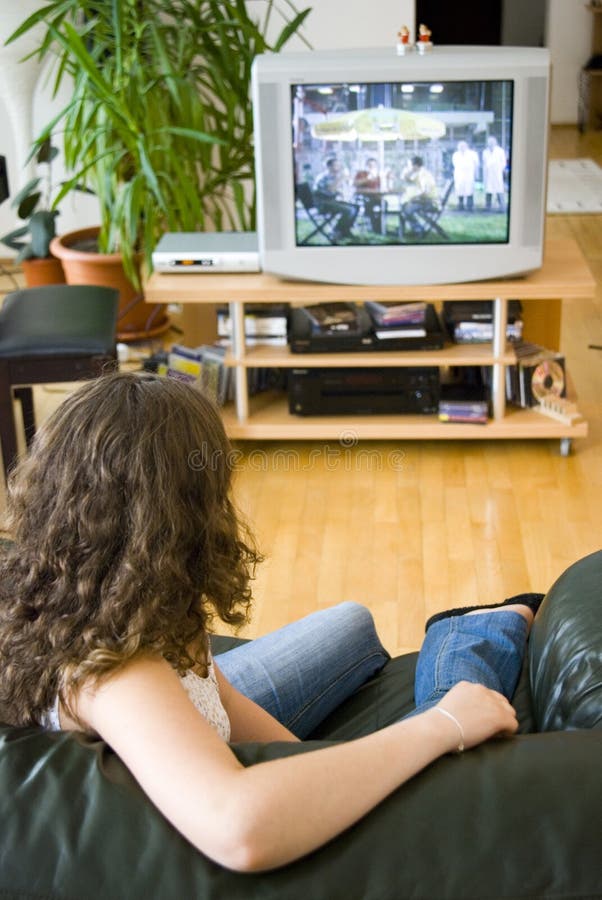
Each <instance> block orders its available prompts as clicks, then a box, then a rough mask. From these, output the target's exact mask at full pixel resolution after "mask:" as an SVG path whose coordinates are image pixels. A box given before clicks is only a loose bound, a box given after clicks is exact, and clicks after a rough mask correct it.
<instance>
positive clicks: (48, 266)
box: [21, 256, 65, 287]
mask: <svg viewBox="0 0 602 900" xmlns="http://www.w3.org/2000/svg"><path fill="white" fill-rule="evenodd" d="M21 268H22V270H23V275H24V276H25V284H26V285H27V287H40V285H45V284H65V273H64V272H63V264H62V263H61V261H60V259H57V258H56V256H48V257H46V258H45V259H23V260H21Z"/></svg>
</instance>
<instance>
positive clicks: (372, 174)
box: [353, 156, 382, 233]
mask: <svg viewBox="0 0 602 900" xmlns="http://www.w3.org/2000/svg"><path fill="white" fill-rule="evenodd" d="M353 186H354V188H355V193H356V196H357V197H358V199H359V200H360V202H361V203H363V206H364V210H365V213H366V216H367V217H368V219H369V220H370V226H371V228H372V231H375V232H377V233H380V232H381V231H382V227H381V216H380V213H381V196H380V172H379V169H378V160H377V159H375V158H374V157H373V156H371V157H370V158H369V159H367V160H366V167H365V168H364V169H358V171H357V172H356V173H355V178H354V179H353Z"/></svg>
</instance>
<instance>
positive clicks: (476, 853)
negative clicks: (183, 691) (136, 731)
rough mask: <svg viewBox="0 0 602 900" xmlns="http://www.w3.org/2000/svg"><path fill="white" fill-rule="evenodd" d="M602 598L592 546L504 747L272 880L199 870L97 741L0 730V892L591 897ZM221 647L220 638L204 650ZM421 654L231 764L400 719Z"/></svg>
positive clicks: (536, 640) (597, 849)
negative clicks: (303, 731)
mask: <svg viewBox="0 0 602 900" xmlns="http://www.w3.org/2000/svg"><path fill="white" fill-rule="evenodd" d="M601 595H602V552H598V553H594V554H592V555H590V556H588V557H586V558H585V559H582V560H580V561H579V562H577V563H575V564H574V565H573V566H572V567H571V568H570V569H568V570H567V571H566V572H565V573H564V574H563V575H562V576H561V577H560V578H559V580H558V581H557V582H556V583H555V584H554V586H553V587H552V588H551V589H550V591H549V592H548V594H547V596H546V599H545V600H544V603H543V605H542V607H541V610H540V612H539V614H538V617H537V619H536V622H535V624H534V627H533V631H532V633H531V639H530V652H529V657H528V662H527V664H526V665H525V670H524V671H523V673H522V675H521V680H520V683H519V686H518V688H517V692H516V696H515V705H516V707H517V709H518V712H519V718H520V733H519V734H518V735H517V736H516V737H514V738H511V739H505V740H494V741H491V742H489V743H487V744H486V745H482V746H480V747H478V748H476V749H474V750H471V751H470V752H467V753H465V754H463V755H460V756H457V755H456V756H449V757H445V758H443V759H440V760H439V761H437V762H436V763H434V764H433V765H432V766H430V767H429V768H428V769H427V770H426V771H424V772H423V773H422V774H420V775H419V776H417V777H416V778H414V779H413V780H412V781H411V782H410V783H408V784H406V785H404V786H403V787H402V788H400V789H399V790H398V791H396V792H395V793H394V794H393V795H392V796H391V797H390V798H389V799H388V800H387V801H386V802H384V803H383V804H381V806H379V807H378V808H377V809H376V810H374V811H373V812H372V813H371V814H370V815H368V816H367V817H366V818H365V819H364V820H362V821H361V822H360V823H359V824H357V825H356V826H354V827H353V828H351V829H350V830H348V831H347V832H346V833H345V834H343V835H341V836H340V837H339V838H337V839H335V840H333V841H332V842H331V843H330V844H328V845H327V846H326V847H323V848H322V849H321V850H319V851H317V852H315V853H313V854H311V855H310V856H308V857H306V858H305V859H303V860H301V861H298V862H296V863H293V864H291V865H288V866H286V867H284V868H282V869H279V870H276V871H273V872H269V873H263V874H253V875H241V874H235V873H232V872H229V871H227V870H225V869H223V868H221V867H220V866H218V865H216V864H214V863H212V862H210V861H209V860H207V859H206V858H204V857H203V856H202V855H201V854H200V853H198V852H197V851H196V850H194V849H193V848H192V847H191V846H190V845H189V844H188V843H187V842H186V841H185V840H184V839H182V838H181V837H180V836H179V835H178V834H177V833H176V832H175V831H174V830H173V828H172V827H171V826H170V825H169V824H168V823H167V822H166V821H165V820H164V819H163V817H162V816H161V815H160V814H159V813H158V812H157V811H156V810H155V809H154V808H153V806H152V805H151V804H150V803H149V801H148V800H147V799H146V797H145V796H144V794H143V793H142V791H141V790H140V789H139V787H138V786H137V784H136V783H135V782H134V781H133V779H132V778H131V776H130V775H129V773H128V772H127V770H126V769H125V768H124V766H123V765H122V763H121V762H120V760H119V759H118V758H117V757H116V756H115V755H114V754H113V753H112V752H111V750H110V749H109V748H108V747H107V746H106V744H104V743H103V742H102V741H91V740H88V739H84V738H82V737H78V736H75V735H72V734H61V733H59V734H46V733H44V732H43V731H42V730H40V729H37V728H28V729H15V728H10V727H5V726H0V898H2V900H8V898H11V900H13V898H14V900H17V898H19V900H25V898H30V900H33V898H45V900H59V898H60V900H122V898H123V900H138V898H139V900H192V898H195V900H196V898H198V900H201V898H202V900H205V898H206V900H209V898H211V900H214V898H220V900H239V898H240V900H243V898H244V900H252V898H261V900H267V898H273V900H276V898H278V900H296V898H299V900H339V898H340V900H403V898H412V900H465V898H466V900H467V898H471V900H497V898H512V900H519V898H523V897H540V898H546V900H551V898H558V900H560V898H562V900H567V898H579V900H585V898H601V897H602V596H601ZM227 646H228V641H227V639H221V640H220V639H217V640H216V646H215V648H214V649H215V652H217V653H219V652H220V651H223V650H224V649H226V648H227ZM415 660H416V655H415V654H408V655H405V656H401V657H398V658H396V659H392V660H391V661H390V662H389V663H388V664H387V665H386V667H385V669H384V670H383V671H382V672H381V673H380V674H379V675H378V676H377V677H376V678H374V679H373V680H372V681H371V682H370V683H368V684H367V685H365V686H364V687H363V688H362V689H361V690H360V691H358V693H357V694H356V695H355V696H354V697H352V698H351V699H350V700H349V701H348V702H347V703H346V704H345V705H344V706H343V707H341V708H340V709H339V710H338V711H337V712H336V714H334V715H332V716H331V717H330V718H329V719H328V721H326V722H324V723H323V725H322V726H321V727H320V729H319V730H318V731H317V732H316V733H315V734H314V735H312V740H311V741H309V742H308V743H305V744H303V745H290V744H264V745H258V744H253V745H249V744H247V745H238V746H235V747H234V750H235V752H236V754H237V755H238V756H239V758H240V759H241V760H242V761H243V762H244V763H245V764H248V765H253V764H255V763H257V762H260V761H261V760H265V759H271V758H273V757H276V756H281V755H284V754H290V753H302V752H306V751H307V750H310V749H312V748H313V747H318V746H321V745H322V744H323V743H324V742H328V741H333V740H346V739H349V738H352V737H354V736H357V735H361V734H364V733H366V732H367V731H370V730H371V729H374V728H378V727H381V726H383V725H386V724H387V723H388V722H391V721H393V720H395V719H396V718H398V717H399V716H401V715H403V714H404V713H406V712H408V711H409V710H410V709H411V708H412V680H413V671H414V666H415ZM375 765H377V762H376V761H375ZM199 815H203V810H202V808H199Z"/></svg>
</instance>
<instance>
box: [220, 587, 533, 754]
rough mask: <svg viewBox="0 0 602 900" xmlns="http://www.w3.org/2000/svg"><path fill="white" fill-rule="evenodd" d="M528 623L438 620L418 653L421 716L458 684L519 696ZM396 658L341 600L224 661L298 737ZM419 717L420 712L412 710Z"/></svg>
mask: <svg viewBox="0 0 602 900" xmlns="http://www.w3.org/2000/svg"><path fill="white" fill-rule="evenodd" d="M526 636H527V623H526V622H525V620H524V619H523V618H522V616H520V615H518V613H515V612H503V611H500V612H496V613H495V614H491V613H490V614H479V615H474V616H458V617H453V618H449V619H443V620H441V621H439V622H435V624H434V625H431V627H430V628H429V630H428V632H427V634H426V637H425V640H424V643H423V645H422V649H421V651H420V653H419V655H418V662H417V667H416V682H415V701H416V707H417V709H416V712H421V711H423V710H424V709H428V708H429V707H430V706H433V705H434V704H435V703H437V702H438V701H439V699H440V698H441V697H442V696H443V695H444V694H445V693H446V692H447V691H448V690H449V689H450V688H451V687H453V685H454V684H456V683H457V682H458V681H474V682H477V683H481V684H485V685H486V686H487V687H491V688H493V689H494V690H497V691H500V692H501V693H503V694H504V695H505V696H506V697H507V698H508V699H511V697H512V694H513V693H514V689H515V687H516V684H517V681H518V677H519V675H520V671H521V667H522V662H523V657H524V652H525V645H526ZM388 659H389V654H388V653H387V651H386V650H385V649H384V647H383V646H382V644H381V642H380V640H379V638H378V635H377V634H376V629H375V627H374V621H373V619H372V615H371V613H370V612H369V610H368V609H366V608H365V607H363V606H360V605H359V604H357V603H341V604H339V605H338V606H333V607H330V608H328V609H325V610H320V611H319V612H315V613H312V614H311V615H309V616H306V617H305V618H304V619H300V620H299V621H297V622H293V623H292V624H290V625H285V626H284V627H283V628H280V629H278V630H277V631H274V632H272V633H271V634H268V635H265V636H264V637H260V638H257V639H256V640H254V641H250V642H249V643H246V644H241V645H240V646H238V647H235V648H234V649H233V650H228V651H226V652H225V653H221V654H219V656H217V657H216V660H217V662H218V665H219V667H220V669H221V670H222V672H223V673H224V675H225V676H226V678H228V680H229V681H230V682H231V683H232V684H233V685H234V687H235V688H237V689H238V690H239V691H240V692H241V693H243V694H244V695H245V696H247V697H250V699H251V700H254V701H255V703H258V704H259V706H262V707H263V708H264V709H266V710H267V711H268V712H269V713H271V714H272V715H273V716H274V718H276V719H278V721H279V722H281V723H282V724H283V725H285V726H286V727H287V728H288V729H290V731H292V732H293V733H294V734H295V735H296V736H297V737H299V738H304V737H306V736H307V735H308V734H310V733H311V732H312V731H313V730H314V728H316V727H317V726H318V725H319V724H320V722H322V721H323V720H324V719H325V718H326V716H328V715H329V714H330V713H331V712H333V711H334V710H335V709H336V708H337V707H338V706H339V705H340V704H341V703H343V701H344V700H346V699H347V698H348V697H350V696H351V694H353V693H354V692H355V691H356V690H357V689H358V688H359V687H361V686H362V684H364V683H365V682H366V681H368V680H369V679H370V678H372V676H374V675H376V674H377V673H378V672H379V671H380V669H382V667H383V666H384V665H385V663H386V662H387V660H388ZM412 714H413V715H414V714H415V713H412Z"/></svg>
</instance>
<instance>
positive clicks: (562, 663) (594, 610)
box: [529, 551, 602, 731]
mask: <svg viewBox="0 0 602 900" xmlns="http://www.w3.org/2000/svg"><path fill="white" fill-rule="evenodd" d="M529 663H530V670H531V692H532V699H533V711H534V716H535V721H536V727H537V730H538V731H555V730H559V729H574V728H602V551H598V552H596V553H592V554H590V555H589V556H586V557H584V558H583V559H581V560H579V561H578V562H576V563H574V565H572V566H571V567H570V568H569V569H567V570H566V571H565V572H564V573H563V574H562V575H561V576H560V578H558V580H557V581H556V582H555V583H554V584H553V585H552V587H551V588H550V590H549V591H548V593H547V595H546V597H545V599H544V602H543V603H542V605H541V608H540V610H539V613H538V615H537V617H536V619H535V622H534V624H533V629H532V631H531V636H530V639H529Z"/></svg>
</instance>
